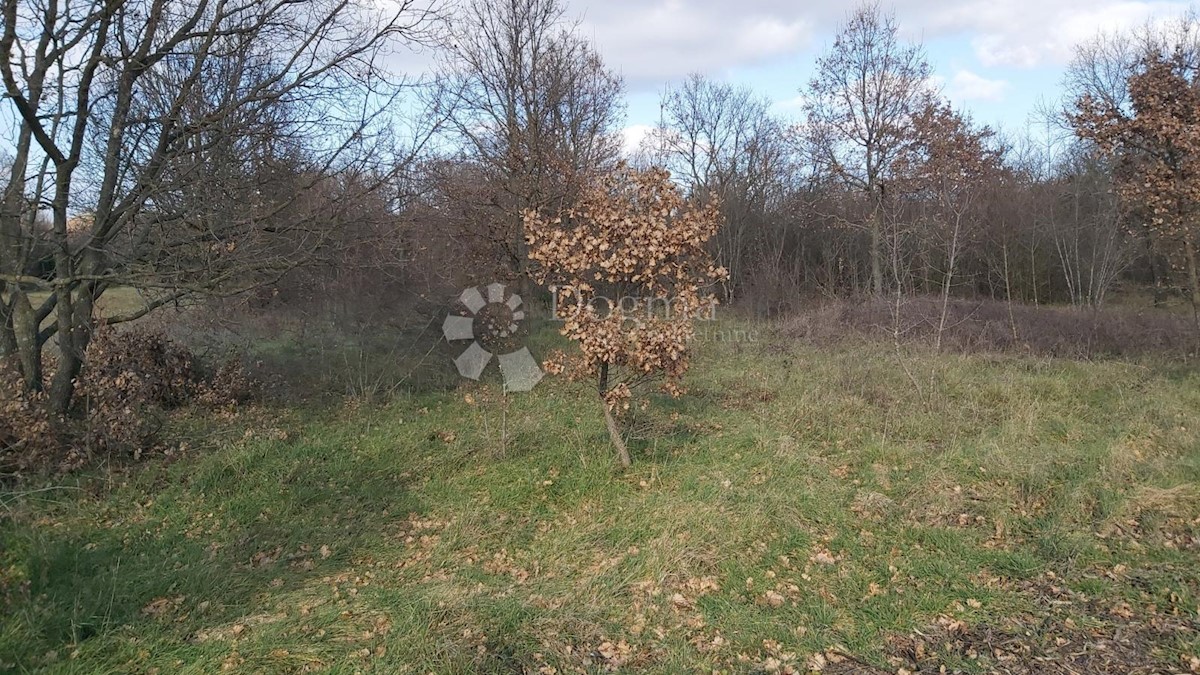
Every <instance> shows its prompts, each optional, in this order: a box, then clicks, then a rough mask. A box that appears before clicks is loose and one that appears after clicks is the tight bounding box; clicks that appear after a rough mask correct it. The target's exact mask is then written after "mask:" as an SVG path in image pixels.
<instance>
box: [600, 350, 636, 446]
mask: <svg viewBox="0 0 1200 675" xmlns="http://www.w3.org/2000/svg"><path fill="white" fill-rule="evenodd" d="M596 393H597V394H599V395H600V406H601V407H602V408H604V426H605V427H607V428H608V437H609V438H611V439H612V444H613V447H614V448H616V449H617V459H618V460H620V462H621V467H622V468H624V469H628V468H629V467H630V466H632V465H633V459H632V458H630V456H629V447H628V446H626V445H625V439H624V438H623V437H622V436H621V427H620V425H618V424H617V418H616V417H614V416H613V414H612V410H609V408H608V400H606V399H605V398H604V395H605V394H607V393H608V364H607V363H601V364H600V381H599V383H598V386H597V387H596Z"/></svg>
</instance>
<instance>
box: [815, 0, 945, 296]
mask: <svg viewBox="0 0 1200 675" xmlns="http://www.w3.org/2000/svg"><path fill="white" fill-rule="evenodd" d="M816 70H817V74H816V75H815V76H814V77H813V79H812V81H811V82H809V85H808V87H807V89H806V90H804V91H805V93H806V101H805V111H806V113H807V136H808V144H809V147H810V150H811V152H812V154H813V158H814V160H815V161H816V162H818V163H819V164H821V165H823V166H824V167H826V169H825V170H827V171H828V172H830V173H831V174H833V175H836V176H838V177H839V178H840V179H841V180H842V181H844V182H845V183H846V184H847V185H848V186H850V187H852V188H853V189H856V190H858V191H860V192H861V193H862V194H864V195H865V196H866V198H867V200H868V215H867V216H866V222H863V223H861V224H860V226H861V227H862V228H863V229H865V230H866V231H867V232H868V234H869V236H870V244H869V249H868V251H869V258H870V268H871V286H872V289H873V291H874V292H875V293H882V292H883V261H882V259H881V248H882V245H883V232H882V228H883V221H884V218H883V212H882V203H883V198H884V191H885V190H886V186H885V184H886V181H887V180H888V179H889V178H890V175H891V174H890V172H891V164H892V162H893V161H894V160H895V158H896V157H897V156H898V154H899V153H900V152H901V150H902V149H903V148H904V146H905V144H906V143H908V142H909V140H910V134H909V123H910V120H911V118H912V117H913V115H914V114H916V113H917V112H919V111H920V110H921V109H922V108H923V107H924V105H925V103H926V101H927V99H928V97H929V96H930V94H931V93H932V92H931V88H930V85H929V78H930V74H931V70H930V67H929V64H928V62H927V61H926V60H925V52H924V50H923V49H922V47H921V46H920V45H916V44H905V43H903V42H901V40H900V37H899V27H898V25H897V24H896V19H895V16H893V15H891V14H884V13H883V11H882V10H881V9H880V6H879V5H878V4H877V3H869V4H865V5H863V6H861V7H859V8H858V9H857V10H855V11H854V13H852V14H851V15H850V17H849V19H848V20H847V22H846V23H845V25H843V26H842V29H841V32H840V33H838V36H837V38H835V39H834V42H833V45H832V47H831V48H830V49H829V51H828V52H826V53H825V55H824V56H822V57H821V58H820V59H819V60H818V61H817V69H816Z"/></svg>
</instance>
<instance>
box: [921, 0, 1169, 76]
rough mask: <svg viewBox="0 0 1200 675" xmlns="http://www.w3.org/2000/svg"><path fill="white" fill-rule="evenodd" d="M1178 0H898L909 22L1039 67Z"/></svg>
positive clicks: (993, 57)
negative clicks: (944, 0) (957, 0)
mask: <svg viewBox="0 0 1200 675" xmlns="http://www.w3.org/2000/svg"><path fill="white" fill-rule="evenodd" d="M1187 7H1188V4H1187V3H1186V2H1177V1H1173V0H1150V1H1141V0H1007V1H1005V2H994V1H991V0H967V1H966V2H961V3H957V4H954V5H951V6H945V5H943V4H942V3H940V2H938V3H936V4H935V3H933V2H931V1H930V0H908V1H902V2H900V3H898V6H897V15H898V16H899V17H900V19H901V21H902V22H903V23H904V25H905V26H906V28H909V29H913V28H916V29H918V30H921V31H922V32H923V34H924V35H925V36H926V37H937V36H950V35H965V36H967V37H968V38H969V39H970V41H971V47H972V49H973V50H974V52H975V56H976V57H977V58H978V59H979V62H980V63H982V64H983V65H985V66H989V67H994V66H1013V67H1019V68H1033V67H1036V66H1046V65H1049V66H1055V65H1062V64H1065V63H1066V62H1067V61H1069V60H1070V58H1071V55H1072V53H1073V50H1074V47H1075V45H1077V44H1079V43H1081V42H1084V41H1086V40H1088V39H1090V38H1092V37H1094V36H1095V35H1096V34H1097V33H1099V32H1101V31H1113V30H1118V29H1121V28H1131V27H1135V26H1138V25H1141V24H1143V23H1145V22H1146V21H1148V20H1150V19H1152V18H1154V17H1162V16H1173V15H1178V14H1179V13H1181V12H1183V11H1185V10H1186V9H1187Z"/></svg>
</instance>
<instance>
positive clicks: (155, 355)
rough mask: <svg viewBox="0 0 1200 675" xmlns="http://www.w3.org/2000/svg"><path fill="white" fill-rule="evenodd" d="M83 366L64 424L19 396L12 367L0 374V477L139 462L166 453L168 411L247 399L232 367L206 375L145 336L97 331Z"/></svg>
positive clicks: (37, 400)
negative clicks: (96, 462)
mask: <svg viewBox="0 0 1200 675" xmlns="http://www.w3.org/2000/svg"><path fill="white" fill-rule="evenodd" d="M87 364H88V365H87V368H86V369H85V370H84V371H83V372H82V373H81V374H80V377H79V381H78V394H77V396H76V404H75V407H74V408H73V410H72V412H71V415H70V416H69V417H67V418H66V419H59V418H56V417H54V416H52V415H51V414H50V413H49V412H48V410H47V408H46V406H45V405H44V398H45V397H44V395H42V394H41V393H39V392H25V391H22V388H21V384H20V379H19V378H18V377H17V373H16V372H15V369H14V368H13V367H12V366H11V365H7V364H5V365H2V366H0V473H8V472H20V471H25V470H28V469H31V468H54V469H57V470H68V469H73V468H77V467H79V466H81V465H83V464H84V463H86V462H87V461H88V460H89V459H91V458H96V457H132V458H135V459H136V458H141V457H142V456H144V455H146V454H148V453H155V452H160V451H162V450H164V449H165V447H166V444H165V443H166V441H165V439H164V438H163V437H162V428H163V425H164V423H165V422H166V415H167V413H168V412H169V411H171V410H174V409H177V408H180V407H182V406H186V405H192V404H195V405H201V406H205V407H210V408H228V407H232V406H234V405H236V404H238V403H239V402H242V401H245V400H246V399H247V398H249V396H250V395H251V394H252V383H251V382H250V380H249V378H248V377H247V376H246V373H245V371H244V370H243V369H242V367H241V365H240V364H239V363H237V362H236V361H229V362H227V363H225V364H223V365H221V366H219V367H217V368H215V369H211V370H206V369H205V368H204V367H203V366H202V365H201V364H200V363H199V361H198V359H197V358H196V357H195V355H194V354H193V353H192V352H191V351H190V350H189V349H187V348H186V347H184V346H183V345H181V344H179V343H177V342H175V341H173V340H170V339H168V338H167V337H165V336H164V335H162V334H161V333H157V332H152V331H147V330H139V329H134V330H129V331H121V332H117V331H115V330H113V329H111V328H106V327H101V328H100V329H99V330H98V331H97V333H96V335H95V336H94V337H93V339H92V341H91V343H90V344H89V346H88V353H87ZM48 365H49V366H50V368H51V369H52V368H53V364H48Z"/></svg>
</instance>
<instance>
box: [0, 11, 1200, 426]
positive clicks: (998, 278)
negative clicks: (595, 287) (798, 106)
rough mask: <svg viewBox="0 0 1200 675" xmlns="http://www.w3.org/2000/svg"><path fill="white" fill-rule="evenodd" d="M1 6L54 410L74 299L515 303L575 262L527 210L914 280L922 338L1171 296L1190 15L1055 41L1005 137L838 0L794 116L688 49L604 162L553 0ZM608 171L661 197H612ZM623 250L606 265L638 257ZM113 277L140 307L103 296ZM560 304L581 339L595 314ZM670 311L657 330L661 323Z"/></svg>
mask: <svg viewBox="0 0 1200 675" xmlns="http://www.w3.org/2000/svg"><path fill="white" fill-rule="evenodd" d="M2 9H3V19H2V22H3V23H2V30H0V51H2V52H3V56H4V58H3V61H0V76H2V79H3V88H4V100H3V103H2V104H0V107H2V108H3V110H4V111H5V112H4V118H3V120H4V124H5V129H6V133H7V138H6V139H5V143H4V144H3V146H2V148H0V157H2V159H3V166H4V169H5V173H4V175H3V179H4V187H3V196H2V201H0V298H2V300H3V301H2V302H0V359H3V360H4V361H5V368H7V369H9V372H10V373H12V374H13V376H14V378H15V381H16V382H18V383H19V387H20V389H21V391H22V394H21V395H22V396H23V397H24V398H23V399H22V400H23V401H25V403H22V405H34V406H41V407H44V408H45V409H46V410H48V411H49V412H50V413H51V415H52V418H53V419H60V418H65V417H69V416H70V415H72V414H78V412H77V403H78V401H77V397H76V396H75V394H76V387H77V385H78V383H79V382H80V381H81V380H80V378H81V374H83V373H85V372H86V369H87V367H88V354H89V344H90V342H91V340H92V338H93V335H94V334H95V333H96V332H97V330H99V329H100V328H101V327H102V326H116V325H118V324H124V323H129V322H135V321H138V320H140V319H143V318H144V317H146V316H147V315H150V314H152V313H153V312H155V311H156V310H158V309H159V308H162V307H164V306H183V307H186V306H192V305H194V304H195V303H199V302H203V301H206V299H210V298H214V297H241V298H245V297H251V298H255V299H256V301H257V302H260V303H261V304H262V306H269V305H271V304H272V303H274V304H287V303H289V302H292V303H311V302H314V301H319V302H332V301H338V300H339V298H341V299H345V301H346V302H354V301H357V300H360V299H361V298H364V297H367V296H371V295H372V294H373V293H378V294H381V295H383V296H384V297H385V299H386V301H392V300H394V301H395V306H394V309H393V310H392V311H393V312H394V313H402V312H416V311H418V310H419V303H415V301H413V300H412V299H413V298H420V301H421V302H426V303H430V302H432V303H435V304H436V303H437V302H439V301H448V299H449V298H452V297H453V295H452V294H453V292H454V291H455V289H458V288H461V287H462V286H463V285H464V284H470V283H481V282H487V281H489V280H492V279H499V280H502V281H505V282H509V283H511V284H514V285H516V286H517V287H518V288H519V289H520V290H521V291H522V294H523V295H525V296H526V297H528V298H531V299H536V298H541V299H542V300H545V299H546V298H547V297H548V291H546V290H545V289H544V288H540V287H539V286H538V284H539V283H543V282H547V281H548V280H553V279H559V280H560V281H561V280H562V279H568V280H570V279H574V280H575V281H576V282H579V281H580V278H578V277H579V275H581V274H583V273H584V272H588V271H589V270H585V269H584V268H585V267H587V265H583V266H581V267H578V269H576V268H575V267H571V265H572V264H574V262H572V261H573V259H572V257H571V255H570V252H565V251H553V250H551V248H547V247H548V245H549V244H548V243H547V242H551V241H555V240H554V237H555V236H556V230H558V231H561V232H567V233H570V232H575V234H577V235H578V237H576V238H577V239H579V242H580V245H583V244H582V242H583V240H584V239H587V240H588V242H589V245H592V244H594V245H595V246H596V247H598V248H599V247H602V246H603V247H607V246H609V245H610V244H618V243H625V244H628V243H629V242H630V241H632V240H631V239H630V236H634V235H630V234H629V232H626V231H625V229H622V228H626V229H628V227H630V223H631V222H634V223H641V224H642V226H643V227H642V228H641V229H640V230H638V232H637V234H636V236H637V237H659V236H666V234H667V233H669V232H675V230H674V229H672V228H674V227H676V225H677V224H678V223H684V224H685V225H686V226H687V227H689V228H691V229H690V230H688V232H689V233H690V234H689V235H688V237H687V240H686V241H684V240H680V241H679V242H677V243H678V246H679V247H680V248H679V251H680V252H682V251H683V249H684V248H686V249H687V250H686V254H687V256H689V259H691V258H695V259H696V260H700V258H699V257H696V256H700V254H701V252H702V253H703V256H702V257H703V258H704V260H705V262H704V264H703V265H698V266H697V267H695V268H694V269H693V268H691V267H688V268H687V269H688V270H689V271H688V272H687V273H686V274H685V275H684V276H680V277H678V278H676V279H675V280H674V282H673V283H676V284H678V285H679V286H680V287H681V288H683V289H684V293H685V294H697V293H700V294H703V295H704V297H708V295H712V296H715V297H717V298H719V299H720V301H721V302H723V303H725V304H726V305H729V306H732V307H735V308H739V309H742V310H745V311H746V312H749V313H752V314H753V315H755V316H757V317H780V316H786V315H787V314H788V313H789V312H792V311H794V310H796V309H797V308H798V307H801V306H802V305H804V304H805V303H809V302H811V301H813V299H814V298H859V299H862V298H866V299H870V298H896V299H897V303H899V299H901V298H909V297H922V298H930V299H933V301H934V302H935V304H936V307H937V310H936V312H935V314H934V319H933V322H934V324H935V330H934V342H935V346H936V347H937V348H940V346H941V341H942V335H943V333H944V332H945V331H946V330H947V328H948V324H949V323H951V322H952V321H953V320H954V319H953V317H952V316H951V314H952V309H951V308H952V304H953V302H954V301H956V300H959V299H972V300H974V299H986V300H989V301H997V302H1000V303H1004V304H1005V305H1006V306H1007V307H1009V316H1010V318H1011V317H1013V316H1014V314H1013V312H1014V310H1013V308H1014V307H1019V306H1021V305H1049V304H1059V305H1061V304H1066V305H1071V306H1076V307H1084V308H1097V307H1100V306H1102V305H1104V304H1105V303H1106V302H1109V301H1110V298H1111V297H1112V295H1113V293H1114V292H1115V291H1116V290H1118V289H1123V290H1126V291H1129V290H1137V289H1145V290H1146V291H1147V293H1146V300H1144V301H1143V302H1144V304H1146V305H1150V304H1153V305H1163V306H1170V305H1181V304H1182V305H1184V306H1188V307H1190V308H1191V311H1194V309H1195V308H1196V307H1197V306H1198V305H1200V272H1198V271H1197V265H1198V259H1200V251H1198V250H1197V248H1198V246H1200V241H1197V238H1198V237H1200V229H1197V228H1198V227H1200V226H1198V225H1197V218H1196V211H1197V205H1198V204H1200V164H1198V159H1197V158H1198V157H1200V154H1198V153H1200V93H1198V92H1200V89H1198V86H1200V83H1198V82H1197V79H1196V67H1195V65H1196V64H1195V62H1196V59H1197V58H1200V57H1198V56H1197V54H1198V51H1197V47H1198V43H1197V36H1198V32H1197V29H1198V27H1200V21H1198V20H1197V18H1196V17H1194V16H1189V17H1187V18H1185V19H1182V20H1180V21H1178V22H1176V23H1173V24H1170V25H1168V26H1165V27H1161V26H1157V27H1146V28H1141V29H1134V30H1131V31H1128V32H1127V33H1126V34H1121V35H1102V36H1098V37H1097V38H1096V39H1095V40H1093V41H1091V42H1089V43H1086V44H1083V45H1080V46H1079V47H1078V49H1077V54H1076V58H1075V60H1074V62H1073V63H1072V65H1071V67H1070V69H1069V71H1068V72H1067V74H1066V76H1065V78H1064V88H1063V92H1062V97H1061V100H1060V101H1058V102H1057V103H1055V104H1053V105H1050V106H1048V108H1047V109H1046V110H1043V111H1041V112H1040V114H1041V123H1040V124H1038V125H1034V126H1032V127H1031V129H1032V130H1033V131H1031V132H1030V134H1029V135H1028V136H1012V135H1008V136H1005V135H1001V134H999V133H997V132H996V131H994V130H992V129H989V128H987V127H983V126H980V125H978V124H977V123H975V122H974V121H973V120H972V119H971V118H970V117H969V116H968V115H966V114H965V113H963V112H961V110H960V109H959V108H958V107H956V105H955V102H954V101H948V100H946V98H945V97H944V96H943V95H942V93H941V92H940V91H938V90H937V89H936V88H935V87H933V86H932V85H931V82H932V81H933V80H932V78H931V76H932V74H933V73H932V69H931V67H930V65H929V63H928V61H927V59H926V57H925V54H924V52H923V50H922V47H921V46H920V45H919V44H913V43H909V42H906V41H905V40H904V39H903V38H902V37H901V36H900V32H899V30H898V26H897V23H896V21H895V19H894V17H893V16H892V15H891V14H890V13H889V12H888V11H887V10H886V9H885V8H883V7H881V6H879V5H876V4H867V5H864V6H862V7H860V8H859V9H857V10H855V11H853V12H851V13H850V14H849V16H848V17H847V19H846V21H845V22H844V24H843V25H842V26H841V29H840V32H839V33H838V35H837V37H836V39H835V40H834V41H833V42H832V43H831V44H830V45H829V46H828V47H827V49H826V51H825V53H824V55H823V56H822V57H821V58H820V59H819V61H818V62H817V63H816V67H815V69H814V75H813V77H812V79H811V81H808V82H797V83H796V87H797V91H798V92H799V93H801V94H803V96H804V100H805V106H804V110H803V115H802V117H801V118H800V119H784V118H780V117H778V116H776V115H774V114H773V113H772V111H771V106H770V102H769V101H768V100H766V99H764V98H763V97H761V96H759V95H756V94H755V92H753V91H752V90H750V89H748V88H745V87H741V86H738V85H736V84H729V83H725V82H721V81H717V80H713V79H710V78H708V77H706V76H704V75H701V74H696V75H693V76H691V77H689V78H687V79H686V80H684V81H682V82H678V83H674V84H671V85H669V86H667V87H666V88H665V90H664V91H663V92H662V116H661V119H660V121H659V123H658V126H657V128H655V129H654V131H653V133H651V134H650V135H649V136H648V137H647V138H646V140H645V142H644V143H643V145H642V147H641V148H640V149H639V150H638V152H637V153H636V154H635V156H633V157H626V158H623V157H622V151H621V143H620V130H621V127H622V125H623V123H624V102H623V96H624V85H623V83H622V80H621V77H620V76H619V75H618V74H617V73H615V72H614V71H613V70H611V69H610V68H609V67H608V66H606V65H605V63H604V62H603V60H602V58H601V56H600V54H599V52H598V51H597V49H596V47H595V46H594V45H592V44H591V43H590V42H589V41H588V40H587V39H586V37H585V36H583V35H582V34H581V33H580V32H579V31H578V30H577V26H576V24H575V23H573V19H572V17H571V16H570V15H569V14H568V13H567V11H566V8H565V7H564V6H563V5H562V4H561V2H559V1H558V0H504V1H503V2H485V1H483V0H471V1H470V2H466V3H464V4H462V5H460V6H455V7H454V8H453V11H450V8H447V7H440V6H437V5H427V4H421V3H419V2H417V1H416V0H401V1H400V2H392V3H369V2H352V1H349V0H316V1H314V2H307V3H295V2H290V1H287V0H268V1H263V0H232V1H227V0H211V1H210V0H187V1H185V2H167V1H166V0H118V1H110V0H106V1H104V2H100V1H95V2H65V1H63V0H4V1H3V4H2ZM413 50H423V51H424V53H432V54H435V55H436V65H435V67H434V74H433V75H432V76H429V77H419V76H415V75H414V76H411V77H409V76H406V75H405V74H404V73H401V72H397V71H396V68H395V67H394V65H395V63H397V62H398V58H397V55H398V54H403V53H407V52H411V51H413ZM1043 132H1044V133H1043ZM624 162H628V164H625V163H624ZM630 166H632V167H635V168H632V169H631V168H630ZM663 169H665V170H666V171H668V172H669V174H668V173H660V171H662V170H663ZM643 172H646V173H643ZM668 175H669V179H668V178H667V176H668ZM614 176H625V177H627V178H628V177H630V176H633V178H631V179H630V180H633V181H634V182H633V185H634V186H635V187H634V188H631V187H630V186H629V184H628V183H626V184H622V185H617V184H616V183H614V182H613V181H614V178H613V177H614ZM618 182H620V181H618ZM630 189H633V190H635V191H636V190H642V191H647V190H648V191H652V192H656V193H657V194H659V197H661V198H663V199H667V200H668V201H669V202H670V206H669V211H670V213H669V216H664V217H662V218H659V219H655V218H653V217H650V216H648V215H647V213H641V214H639V213H638V212H637V211H638V209H639V208H641V205H642V201H641V199H640V198H632V200H631V201H630V200H628V199H627V200H626V201H625V202H622V198H621V197H620V195H621V194H622V191H623V190H625V191H628V190H630ZM606 200H608V206H607V207H604V208H609V209H610V210H609V211H607V212H603V208H602V205H603V204H605V203H606ZM613 209H615V210H613ZM622 209H624V210H626V211H628V212H629V213H628V214H627V215H628V216H629V218H616V219H614V218H613V213H619V212H621V210H622ZM691 214H703V216H700V215H695V216H694V217H693V215H691ZM650 215H651V216H652V215H653V214H652V213H651V214H650ZM643 217H645V218H644V222H643V221H639V220H638V219H639V218H643ZM680 227H682V226H680ZM572 228H574V229H572ZM635 229H637V228H635ZM585 233H586V234H585ZM693 234H694V235H695V236H694V237H692V235H693ZM573 236H574V235H573ZM672 236H673V235H672ZM573 241H574V240H573ZM619 248H620V247H619V246H618V247H616V248H614V249H613V250H619ZM693 249H695V250H693ZM604 250H607V248H605V249H604ZM626 252H627V253H628V254H629V255H628V256H627V257H626V258H625V259H624V260H623V261H619V262H612V264H614V265H617V266H618V267H620V266H621V265H627V267H621V269H623V270H625V271H624V273H625V274H626V276H629V277H638V275H637V274H636V272H637V270H638V269H639V268H638V266H639V265H643V264H645V262H646V261H645V260H643V259H642V258H640V257H639V255H640V254H635V253H634V251H633V250H632V249H630V250H629V251H626ZM575 262H578V261H575ZM586 262H587V263H588V264H592V263H596V264H599V263H600V262H601V260H600V259H595V260H592V259H590V258H589V259H588V260H587V261H586ZM710 263H711V264H710ZM580 264H581V265H582V263H580ZM605 269H607V270H610V271H611V270H612V269H615V268H609V267H606V268H605ZM681 269H682V268H681ZM638 278H639V279H642V280H643V281H644V280H645V279H646V278H649V277H645V276H641V277H638ZM620 280H625V281H628V280H629V279H624V277H622V279H618V278H617V277H613V278H612V279H609V280H608V281H612V282H616V281H620ZM653 285H654V284H651V286H653ZM668 286H669V285H664V286H663V287H662V288H658V287H655V288H653V289H651V290H655V291H663V290H664V289H665V290H667V291H671V292H673V293H676V294H678V292H679V288H668ZM117 288H120V289H133V290H134V291H136V292H137V296H138V298H140V303H141V304H140V306H139V307H138V308H136V309H133V310H131V311H127V312H121V313H116V314H109V315H103V314H102V313H101V312H100V311H99V309H98V306H99V305H100V304H102V303H103V298H104V296H105V294H106V293H109V292H111V291H112V290H113V289H117ZM1010 323H1011V330H1012V332H1013V337H1014V339H1018V340H1020V339H1022V336H1019V335H1017V333H1018V327H1017V325H1016V322H1015V320H1013V321H1011V322H1010ZM575 328H577V329H578V330H577V331H576V332H577V333H578V335H574V336H573V337H575V338H576V339H577V340H579V341H580V342H581V344H583V345H584V347H585V348H584V351H585V353H587V351H588V347H587V345H588V344H589V340H590V339H591V338H590V337H589V335H591V336H593V337H594V334H595V331H596V330H599V329H600V327H599V326H596V325H585V326H582V327H579V326H576V327H575ZM668 328H669V330H682V329H679V328H678V327H664V330H668ZM572 330H574V329H572ZM685 332H686V331H685ZM119 334H120V333H118V335H119ZM672 335H674V337H673V338H671V339H670V340H667V342H665V343H662V342H655V344H656V345H657V347H656V348H660V347H661V348H664V349H666V348H670V349H674V348H675V343H674V341H673V340H675V339H678V340H679V341H686V335H684V334H683V333H672ZM643 337H646V336H643ZM647 339H651V340H652V341H656V340H658V339H659V338H658V337H655V336H651V337H648V338H647ZM663 345H666V346H665V347H664V346H663ZM632 350H633V352H632V353H638V354H640V356H638V357H637V358H641V357H643V356H645V354H644V353H643V352H639V351H638V348H637V347H636V346H635V347H633V348H632ZM593 356H594V354H593ZM625 358H626V357H624V356H622V357H620V358H617V357H615V356H614V357H613V358H610V359H607V360H606V359H597V358H593V359H592V360H591V361H590V362H589V363H586V364H584V365H583V366H581V368H582V369H583V372H586V373H587V374H588V376H589V377H592V376H596V377H598V379H599V383H600V384H599V389H600V395H601V396H602V397H603V398H604V399H605V400H606V401H607V402H608V404H609V405H610V406H612V405H623V401H624V399H625V398H626V395H625V394H624V393H623V390H618V389H613V388H612V387H614V386H617V385H616V384H615V383H614V382H610V381H609V380H608V379H607V378H606V374H607V372H608V371H607V367H608V365H609V364H613V363H616V362H617V361H619V360H622V359H625ZM630 358H633V357H630ZM656 358H657V357H656ZM668 360H669V359H668ZM622 362H624V361H622ZM677 369H678V368H677V367H676V366H670V367H668V368H667V373H668V376H669V378H668V379H677V378H676V376H677V375H678V373H675V370H677ZM680 372H681V371H680ZM55 416H56V417H55Z"/></svg>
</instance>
